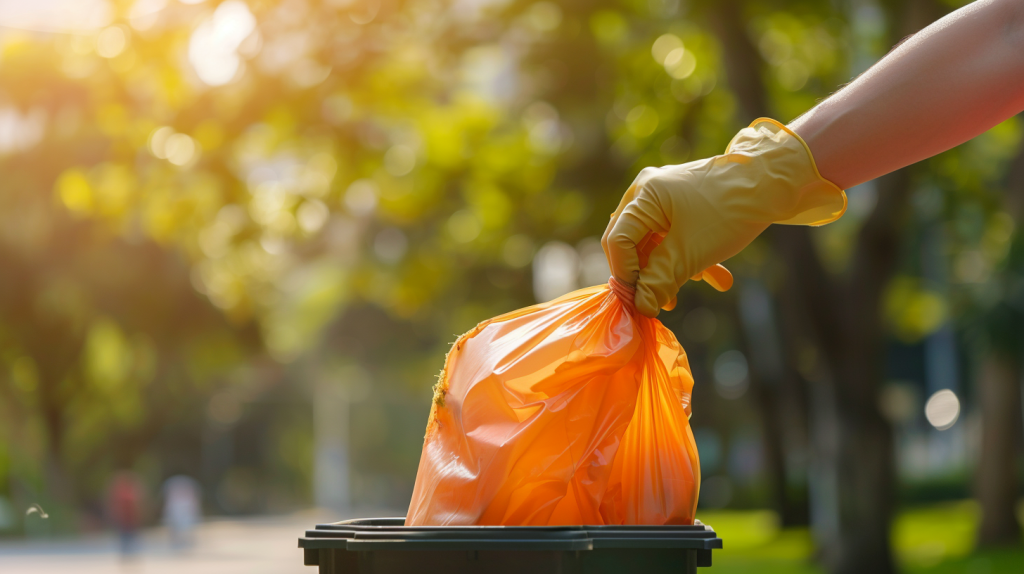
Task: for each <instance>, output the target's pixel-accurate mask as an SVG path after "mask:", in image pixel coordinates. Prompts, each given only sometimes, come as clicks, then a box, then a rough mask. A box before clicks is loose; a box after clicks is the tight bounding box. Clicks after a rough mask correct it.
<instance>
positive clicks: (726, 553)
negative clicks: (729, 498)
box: [697, 501, 1024, 574]
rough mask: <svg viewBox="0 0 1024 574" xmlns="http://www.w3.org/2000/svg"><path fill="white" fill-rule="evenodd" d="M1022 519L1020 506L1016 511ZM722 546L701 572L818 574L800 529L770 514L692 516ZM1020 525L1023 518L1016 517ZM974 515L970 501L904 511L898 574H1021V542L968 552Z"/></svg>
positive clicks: (897, 534) (897, 540)
mask: <svg viewBox="0 0 1024 574" xmlns="http://www.w3.org/2000/svg"><path fill="white" fill-rule="evenodd" d="M1021 510H1022V512H1021V514H1022V515H1024V505H1022V508H1021ZM697 517H698V518H700V519H701V521H703V522H704V523H706V524H710V525H711V526H712V527H713V528H714V529H715V531H716V532H718V534H719V536H721V537H722V539H723V540H724V541H725V549H723V550H716V551H715V553H714V563H715V565H714V566H713V567H712V568H710V569H707V570H701V572H709V573H710V572H715V573H718V574H730V573H734V572H735V573H737V574H739V573H744V574H746V573H755V572H756V573H758V574H775V573H778V574H783V573H785V574H821V573H822V572H823V571H822V570H821V569H820V568H818V567H817V566H816V565H815V564H814V562H813V560H812V554H813V552H814V544H813V541H812V539H811V534H810V532H809V531H808V530H807V529H806V528H798V529H787V530H781V529H779V527H778V525H777V522H776V518H775V515H774V513H772V512H770V511H713V512H704V511H700V512H698V513H697ZM1022 519H1024V516H1022ZM977 523H978V510H977V507H976V505H975V504H974V502H973V501H964V502H953V503H944V504H937V505H931V506H924V507H918V508H913V509H909V510H905V511H903V512H901V513H900V514H899V516H898V517H897V519H896V523H895V525H894V528H893V545H894V547H895V551H896V556H897V560H898V561H899V563H900V565H901V566H902V570H903V571H904V572H907V573H912V574H1002V573H1004V572H1005V573H1008V574H1009V573H1013V574H1022V573H1024V541H1022V545H1021V546H1019V547H1017V548H1015V549H1008V550H987V551H978V552H975V550H974V532H975V529H976V528H977Z"/></svg>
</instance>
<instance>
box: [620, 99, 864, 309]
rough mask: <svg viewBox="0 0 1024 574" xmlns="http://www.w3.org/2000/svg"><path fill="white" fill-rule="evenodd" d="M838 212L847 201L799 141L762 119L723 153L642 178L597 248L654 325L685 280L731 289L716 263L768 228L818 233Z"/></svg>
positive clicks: (726, 274)
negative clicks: (816, 228) (802, 228)
mask: <svg viewBox="0 0 1024 574" xmlns="http://www.w3.org/2000/svg"><path fill="white" fill-rule="evenodd" d="M845 211H846V193H844V192H843V190H842V189H840V188H839V187H837V186H836V185H835V184H834V183H832V182H830V181H828V180H826V179H825V178H823V177H821V175H820V174H819V173H818V169H817V167H815V165H814V158H813V157H812V156H811V150H810V149H809V148H808V147H807V144H806V143H804V141H803V140H802V139H801V138H800V136H798V135H796V134H795V133H793V132H792V131H790V130H789V128H787V127H785V126H783V125H782V124H780V123H779V122H777V121H775V120H772V119H767V118H761V119H758V120H756V121H754V123H752V124H750V127H747V128H744V129H742V130H740V132H739V133H738V134H736V136H735V137H734V138H733V139H732V141H731V142H730V143H729V146H728V147H727V148H726V150H725V154H723V155H719V156H715V157H712V158H708V159H703V160H699V161H694V162H690V163H686V164H682V165H669V166H665V167H661V168H655V167H649V168H646V169H644V170H643V171H641V172H640V175H638V176H637V178H636V180H634V181H633V184H632V185H631V186H630V187H629V189H628V190H627V191H626V193H625V195H623V196H622V201H621V202H619V207H618V209H616V210H615V213H613V214H612V217H611V221H610V222H609V223H608V228H607V229H606V230H605V232H604V237H602V238H601V244H602V246H603V247H604V252H605V255H606V256H607V257H608V263H609V265H610V266H611V269H612V275H614V276H615V278H617V279H618V280H619V281H623V282H625V283H627V284H629V285H635V286H636V297H635V300H634V301H635V303H636V308H637V310H638V311H640V312H641V313H643V314H644V315H647V316H648V317H656V316H657V315H658V312H659V308H664V309H671V308H672V307H674V306H675V298H676V293H677V292H678V291H679V288H680V287H681V286H682V285H683V283H685V282H686V281H687V280H689V279H691V278H692V279H701V278H703V279H704V280H706V281H708V283H710V284H711V285H712V286H714V287H715V288H717V289H718V290H720V291H725V290H727V289H729V287H731V286H732V275H731V274H730V273H729V272H728V271H727V270H726V269H725V268H724V267H722V266H721V265H718V263H720V262H722V261H725V260H726V259H728V258H730V257H732V256H733V255H736V254H737V253H739V252H740V251H741V250H742V249H743V248H744V247H746V246H747V245H748V244H749V243H750V242H751V241H753V240H754V238H755V237H757V236H758V235H759V234H760V233H761V232H762V231H764V230H765V229H766V228H767V227H768V226H769V225H771V224H772V223H783V224H787V225H814V226H817V225H824V224H826V223H831V222H833V221H835V220H836V219H839V217H840V216H842V214H843V212H845ZM644 259H647V261H643V260H644Z"/></svg>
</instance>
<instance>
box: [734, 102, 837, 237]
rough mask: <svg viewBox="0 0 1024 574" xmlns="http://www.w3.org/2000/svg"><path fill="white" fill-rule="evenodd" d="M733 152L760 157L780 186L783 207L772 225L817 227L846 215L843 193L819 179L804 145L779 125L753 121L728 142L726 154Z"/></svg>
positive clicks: (789, 131)
mask: <svg viewBox="0 0 1024 574" xmlns="http://www.w3.org/2000/svg"><path fill="white" fill-rule="evenodd" d="M733 152H739V153H752V154H754V155H757V156H760V157H761V158H762V159H763V160H764V163H763V166H764V168H765V172H766V173H767V174H771V175H772V176H774V177H775V179H776V180H777V181H779V182H780V183H783V185H784V189H785V192H786V194H785V195H786V196H787V197H786V200H784V201H782V202H781V203H783V204H785V205H786V208H785V209H784V210H783V211H784V212H783V213H780V214H778V217H777V218H776V219H775V220H774V223H781V224H784V225H811V226H819V225H825V224H827V223H832V222H833V221H835V220H837V219H839V218H840V217H842V215H843V213H845V212H846V192H844V191H843V190H842V189H841V188H840V187H839V186H838V185H836V184H834V183H832V182H831V181H829V180H827V179H825V178H824V177H822V176H821V173H819V172H818V166H817V165H816V164H815V163H814V156H813V155H812V154H811V148H809V147H808V146H807V142H805V141H804V140H803V138H801V137H800V136H799V135H797V134H796V132H794V131H792V130H791V129H789V128H788V127H786V126H784V125H782V124H781V123H780V122H777V121H775V120H773V119H771V118H758V119H756V120H754V121H753V123H751V124H750V126H749V127H747V128H744V129H742V130H740V132H739V133H737V134H736V136H735V137H734V138H733V139H732V141H731V142H729V147H727V148H726V154H729V153H733ZM780 199H781V198H780Z"/></svg>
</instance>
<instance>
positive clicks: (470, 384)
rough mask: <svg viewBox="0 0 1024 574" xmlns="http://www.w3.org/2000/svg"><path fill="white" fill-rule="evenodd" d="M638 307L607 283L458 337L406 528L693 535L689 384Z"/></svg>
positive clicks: (678, 355)
mask: <svg viewBox="0 0 1024 574" xmlns="http://www.w3.org/2000/svg"><path fill="white" fill-rule="evenodd" d="M632 301H633V292H632V290H631V289H630V288H629V287H626V286H624V285H623V284H621V283H619V282H618V281H616V280H615V279H612V280H611V282H610V284H609V285H602V286H599V287H591V288H589V289H581V290H579V291H576V292H573V293H570V294H568V295H565V296H563V297H560V298H558V299H555V300H554V301H551V302H548V303H544V304H542V305H535V306H533V307H528V308H526V309H520V310H518V311H514V312H512V313H507V314H505V315H501V316H500V317H496V318H494V319H491V320H489V321H484V322H483V323H480V324H479V325H477V326H476V327H475V328H474V329H472V330H471V331H469V332H468V333H466V334H464V335H462V336H461V337H459V338H458V340H457V341H456V342H455V345H454V346H453V347H452V349H451V351H450V352H449V353H448V357H447V358H446V360H445V366H444V370H443V371H442V372H441V375H440V377H439V380H438V383H437V386H435V388H434V391H435V393H434V404H433V406H432V407H431V411H430V419H429V421H428V423H427V433H426V438H425V440H424V443H423V453H422V455H421V457H420V465H419V470H418V472H417V475H416V486H415V488H414V489H413V495H412V503H411V504H410V507H409V512H408V514H407V517H406V525H408V526H421V525H435V526H447V525H475V524H480V525H559V524H692V523H693V516H694V511H695V510H696V506H697V493H698V490H699V489H700V465H699V462H698V459H697V448H696V446H695V444H694V440H693V433H692V432H691V430H690V424H689V415H690V392H691V389H692V388H693V377H692V376H691V374H690V367H689V364H688V363H687V360H686V353H685V352H684V351H683V348H682V347H681V346H680V345H679V342H678V341H677V340H676V338H675V336H674V335H673V334H672V332H671V331H669V330H668V329H667V328H665V326H664V325H662V324H661V322H660V321H658V320H657V319H650V318H648V317H645V316H643V315H641V314H639V313H637V312H636V311H635V310H634V309H633V305H632Z"/></svg>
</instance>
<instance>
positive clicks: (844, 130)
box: [789, 0, 1024, 189]
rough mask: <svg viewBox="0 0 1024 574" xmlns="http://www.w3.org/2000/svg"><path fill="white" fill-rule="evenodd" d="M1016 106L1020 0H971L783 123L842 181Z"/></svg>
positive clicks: (949, 139) (859, 178) (998, 118)
mask: <svg viewBox="0 0 1024 574" xmlns="http://www.w3.org/2000/svg"><path fill="white" fill-rule="evenodd" d="M1022 111H1024V0H978V1H977V2H974V3H972V4H969V5H967V6H965V7H963V8H961V9H959V10H957V11H955V12H953V13H951V14H949V15H948V16H946V17H945V18H942V19H941V20H938V21H937V22H935V23H933V24H931V25H930V26H928V27H927V28H925V29H923V30H921V31H920V32H918V33H917V34H915V35H914V36H912V37H911V38H909V39H908V40H906V41H905V42H903V43H902V44H900V45H899V46H898V47H897V48H895V49H894V50H893V51H892V52H890V53H889V54H888V55H886V56H885V57H884V58H883V59H882V60H881V61H879V62H878V63H877V64H875V65H874V66H873V67H871V69H869V70H868V71H866V72H865V73H864V74H862V75H861V76H860V77H858V78H857V79H856V80H854V81H853V82H852V83H850V84H849V85H848V86H846V87H845V88H843V89H842V90H840V91H839V92H837V93H836V94H834V95H833V96H832V97H830V98H828V99H827V100H825V101H824V102H822V103H820V104H819V105H817V106H816V107H814V108H813V109H812V110H811V111H809V112H807V113H806V114H804V115H803V116H801V117H800V118H798V119H796V120H795V121H793V122H792V123H791V124H790V125H789V127H790V129H792V130H793V131H795V132H796V133H797V134H799V135H800V136H801V137H802V138H803V139H804V140H805V141H806V142H807V145H808V146H810V148H811V152H812V153H813V154H814V159H815V161H816V163H817V165H818V170H819V171H820V173H821V175H822V176H823V177H825V178H826V179H828V180H830V181H832V182H833V183H835V184H836V185H838V186H839V187H841V188H843V189H847V188H850V187H853V186H855V185H857V184H859V183H863V182H865V181H868V180H871V179H874V178H876V177H879V176H881V175H885V174H886V173H889V172H891V171H895V170H897V169H899V168H901V167H904V166H906V165H909V164H912V163H914V162H917V161H920V160H922V159H925V158H928V157H931V156H933V155H936V154H938V153H941V152H943V151H946V150H948V149H950V148H952V147H955V146H957V145H959V144H961V143H963V142H965V141H967V140H969V139H971V138H973V137H975V136H977V135H979V134H981V133H983V132H985V131H986V130H988V129H989V128H991V127H992V126H994V125H996V124H998V123H1000V122H1002V121H1004V120H1006V119H1007V118H1009V117H1011V116H1013V115H1015V114H1018V113H1020V112H1022Z"/></svg>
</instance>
